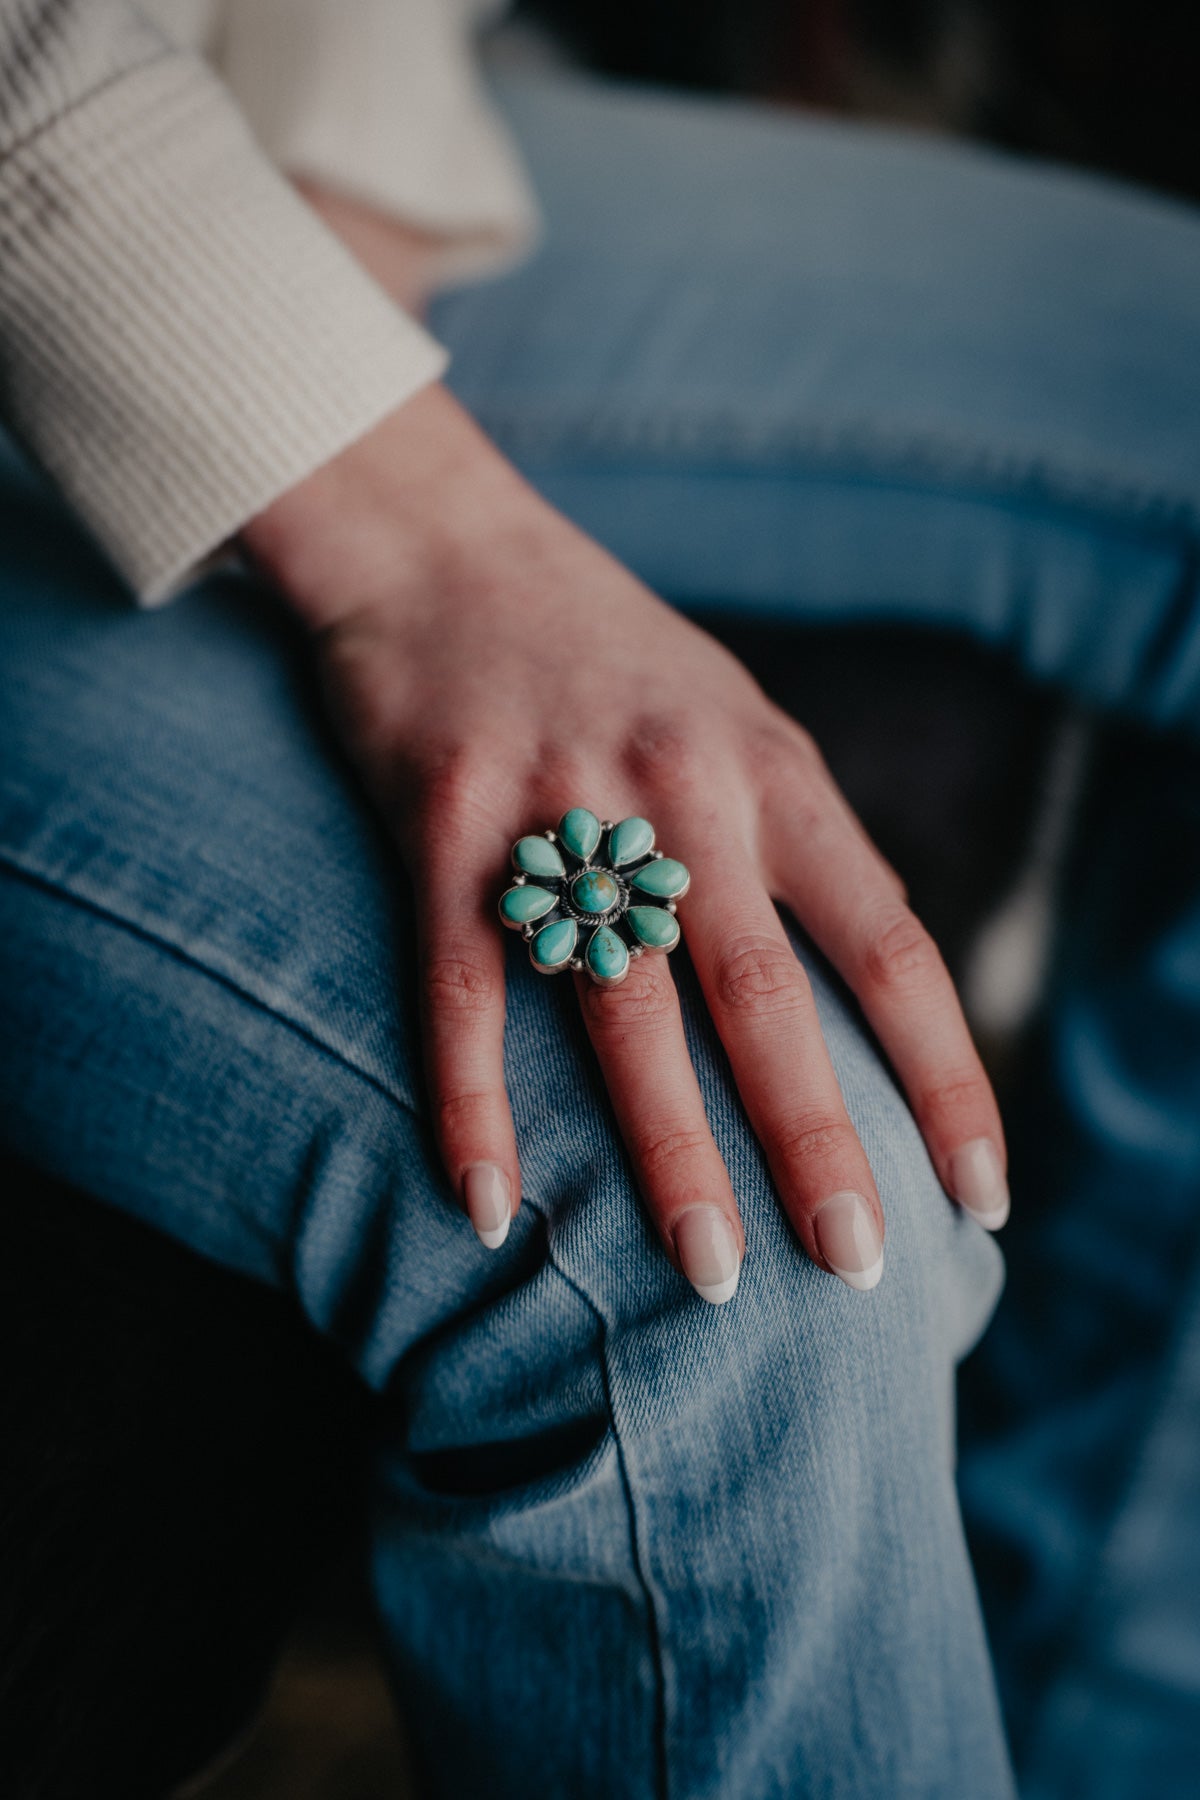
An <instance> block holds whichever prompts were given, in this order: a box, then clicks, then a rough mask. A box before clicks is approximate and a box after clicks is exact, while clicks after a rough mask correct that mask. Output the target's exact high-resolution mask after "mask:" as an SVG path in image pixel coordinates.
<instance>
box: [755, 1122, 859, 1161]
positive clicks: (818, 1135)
mask: <svg viewBox="0 0 1200 1800" xmlns="http://www.w3.org/2000/svg"><path fill="white" fill-rule="evenodd" d="M771 1136H772V1140H773V1142H774V1145H775V1148H776V1150H777V1151H778V1152H779V1153H780V1154H781V1155H782V1156H783V1157H784V1158H785V1160H786V1161H787V1162H789V1163H796V1164H800V1163H831V1162H836V1161H839V1160H841V1159H842V1158H844V1157H845V1156H846V1155H847V1154H848V1153H849V1152H850V1151H852V1149H853V1147H854V1145H855V1143H856V1142H857V1140H856V1138H855V1135H854V1127H853V1126H852V1125H851V1124H850V1122H849V1120H848V1119H844V1118H839V1117H838V1116H837V1115H836V1114H835V1113H830V1112H813V1111H806V1112H801V1113H797V1114H796V1115H795V1117H793V1118H789V1119H784V1120H783V1121H782V1122H781V1123H780V1124H779V1125H778V1126H777V1127H776V1128H775V1130H774V1131H773V1132H772V1134H771Z"/></svg>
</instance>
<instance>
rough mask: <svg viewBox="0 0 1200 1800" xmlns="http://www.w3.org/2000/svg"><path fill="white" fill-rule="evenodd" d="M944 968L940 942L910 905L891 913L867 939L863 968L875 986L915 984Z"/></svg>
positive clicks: (890, 986)
mask: <svg viewBox="0 0 1200 1800" xmlns="http://www.w3.org/2000/svg"><path fill="white" fill-rule="evenodd" d="M941 969H942V959H941V956H940V954H939V952H938V948H937V945H936V944H935V943H934V941H933V939H932V938H931V937H930V935H929V933H928V932H927V931H926V929H925V927H924V926H923V925H922V924H921V922H920V920H919V919H918V918H917V917H916V915H915V913H911V912H910V911H909V910H908V908H907V907H906V906H905V907H901V908H900V909H899V910H898V911H896V912H894V913H889V914H888V915H887V917H886V919H885V920H884V921H883V922H882V923H881V924H878V925H876V926H875V928H874V929H873V930H872V931H871V933H870V935H869V936H868V938H867V943H866V949H865V951H864V953H863V970H864V973H865V975H866V978H867V981H868V983H869V984H870V985H871V986H872V987H875V988H895V987H904V986H911V985H914V984H916V983H919V982H923V981H928V980H929V979H930V978H931V977H932V976H934V975H937V974H939V973H940V972H941Z"/></svg>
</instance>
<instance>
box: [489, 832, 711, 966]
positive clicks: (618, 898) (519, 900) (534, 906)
mask: <svg viewBox="0 0 1200 1800" xmlns="http://www.w3.org/2000/svg"><path fill="white" fill-rule="evenodd" d="M512 864H513V868H514V870H515V871H516V874H515V877H514V880H513V884H512V886H511V887H510V888H508V889H507V891H506V892H505V893H504V895H503V896H502V897H501V900H500V917H501V918H502V919H503V921H504V923H505V924H506V925H507V926H509V927H510V928H511V929H512V930H513V931H519V932H521V934H522V936H523V937H524V938H525V939H526V941H527V942H528V944H529V960H530V961H531V962H532V964H533V966H534V968H535V969H538V970H540V971H541V973H542V974H543V975H557V974H558V973H560V971H561V970H563V969H575V970H582V971H584V972H585V973H586V974H588V975H590V976H591V978H592V980H593V981H597V982H599V983H600V985H601V986H602V987H615V986H616V984H617V983H618V982H619V981H624V979H625V977H626V975H628V973H629V965H630V963H631V962H633V961H634V960H635V958H637V957H639V956H642V955H644V954H645V952H646V951H647V950H673V949H674V948H675V946H676V944H677V943H678V942H679V921H678V919H677V918H676V917H675V903H676V901H678V900H681V899H682V898H683V896H684V895H685V894H686V893H687V891H688V886H689V884H690V882H691V876H690V875H689V874H688V872H687V870H686V869H685V868H684V866H683V864H682V863H681V862H676V861H675V859H674V857H671V856H664V855H663V853H662V851H661V850H656V849H655V848H654V827H653V825H651V823H650V821H649V819H638V818H632V819H622V820H621V821H620V822H619V824H616V825H614V824H613V822H612V820H611V819H599V818H597V816H596V814H595V813H594V812H589V811H588V809H587V807H586V806H572V807H571V808H570V810H569V811H567V812H565V813H564V814H563V816H562V818H561V819H560V820H559V822H558V830H557V831H547V832H543V834H542V835H541V836H540V837H536V836H534V837H523V838H518V839H517V841H516V843H515V844H514V845H513V849H512Z"/></svg>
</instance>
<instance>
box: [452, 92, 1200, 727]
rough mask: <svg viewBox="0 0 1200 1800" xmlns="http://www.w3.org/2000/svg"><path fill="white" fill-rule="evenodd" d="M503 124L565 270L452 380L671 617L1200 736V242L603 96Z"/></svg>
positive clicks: (807, 136)
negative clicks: (941, 663)
mask: <svg viewBox="0 0 1200 1800" xmlns="http://www.w3.org/2000/svg"><path fill="white" fill-rule="evenodd" d="M500 93H501V99H502V102H503V104H504V105H505V106H506V107H507V109H508V112H509V116H510V118H511V120H512V123H513V125H514V128H515V130H516V132H517V134H518V136H519V138H520V140H521V144H522V147H523V149H524V152H525V154H526V156H527V158H528V160H529V162H530V165H531V168H532V172H533V175H534V179H535V182H536V184H537V187H538V190H539V193H540V195H541V198H542V202H543V206H544V210H545V215H546V234H545V242H544V244H543V247H542V249H541V251H540V253H539V254H538V256H537V257H536V258H535V259H534V260H533V261H531V262H530V263H529V264H527V265H526V266H525V267H523V268H522V269H520V270H518V271H517V272H516V273H514V274H512V275H510V276H509V277H507V278H505V279H504V280H501V281H496V282H491V283H488V284H487V285H485V286H482V287H478V288H474V289H468V290H464V291H462V292H461V293H458V294H455V295H451V296H447V297H445V298H444V299H443V300H441V301H440V302H439V303H438V306H437V308H436V309H435V315H434V325H435V328H436V330H437V331H438V333H439V335H440V336H441V337H442V338H443V340H444V341H445V342H446V343H447V344H448V345H449V347H450V349H451V351H452V353H453V362H452V365H451V372H450V380H451V382H452V384H453V385H454V386H455V387H456V388H457V390H458V391H459V393H460V394H461V395H462V396H463V398H464V399H465V400H466V402H467V404H468V405H469V406H470V407H471V408H472V410H473V411H475V412H476V414H477V415H478V416H479V417H480V418H481V420H482V421H483V423H484V424H485V426H486V427H487V428H488V429H489V430H490V431H491V432H493V434H494V435H495V436H496V437H497V438H498V440H499V441H500V443H501V444H502V445H503V446H504V448H505V449H506V450H508V451H509V452H510V453H511V454H512V455H513V456H514V457H515V458H516V460H517V461H518V462H519V463H521V465H522V466H523V467H524V468H525V469H526V471H527V472H528V473H529V474H530V476H531V477H532V478H533V480H534V481H535V482H536V483H537V484H538V485H539V486H540V487H541V488H542V489H543V490H544V491H545V492H546V493H547V494H548V495H549V496H550V497H551V498H552V499H553V500H554V501H555V502H557V503H558V504H559V505H560V506H562V507H563V508H564V510H566V511H567V512H568V513H570V514H572V515H573V516H574V517H575V518H576V519H578V520H579V522H580V523H582V524H583V525H584V526H585V527H586V528H587V529H589V530H590V531H592V532H593V533H594V534H595V535H596V536H597V537H598V538H600V540H601V541H602V542H603V543H605V544H606V545H607V546H608V547H609V548H610V549H612V550H613V551H614V552H615V553H616V554H617V555H618V556H620V557H621V558H622V559H624V560H625V561H626V562H627V563H628V564H629V565H630V566H631V567H633V568H634V569H636V570H637V571H638V573H640V574H641V575H642V576H643V577H644V578H645V579H646V580H648V581H649V582H650V583H651V585H653V586H655V587H657V588H658V589H659V590H660V591H661V592H663V593H665V594H666V595H667V596H668V597H670V598H672V599H674V600H676V601H679V602H681V603H684V604H687V605H688V606H690V607H698V608H703V607H705V606H717V607H722V608H729V607H734V606H736V607H740V608H742V609H745V610H750V611H755V612H759V613H762V614H765V615H783V616H784V617H791V618H804V619H812V618H814V617H822V616H825V617H835V618H838V619H847V618H855V617H863V618H866V617H889V618H904V619H911V620H914V621H924V622H928V623H930V624H938V625H943V626H952V627H955V628H958V629H961V630H964V631H969V632H971V633H973V634H974V635H976V636H977V637H980V638H982V639H984V640H985V641H987V642H989V643H994V644H998V645H1003V646H1005V647H1006V648H1007V649H1009V650H1010V651H1011V652H1012V653H1013V654H1014V655H1015V656H1016V657H1017V658H1019V659H1020V661H1021V663H1022V664H1023V666H1024V667H1025V668H1026V669H1027V670H1028V671H1029V672H1030V673H1032V674H1034V675H1036V676H1038V677H1039V678H1047V679H1052V680H1055V681H1060V682H1062V683H1064V684H1066V685H1067V686H1068V687H1070V688H1071V689H1072V690H1073V691H1074V692H1075V693H1077V694H1078V695H1080V696H1081V697H1084V698H1086V699H1087V700H1089V701H1091V702H1094V703H1098V704H1100V705H1102V706H1106V707H1112V708H1117V709H1125V710H1128V711H1129V712H1131V713H1136V714H1138V715H1139V716H1141V717H1143V718H1146V719H1149V720H1152V721H1154V722H1156V723H1174V724H1179V725H1181V726H1184V727H1185V728H1187V729H1189V730H1193V731H1194V730H1195V729H1196V728H1197V726H1198V725H1200V592H1198V590H1197V585H1196V581H1195V566H1196V560H1195V557H1196V544H1197V532H1198V529H1200V310H1198V309H1197V307H1196V304H1195V295H1196V293H1197V291H1198V290H1200V218H1198V216H1197V214H1196V213H1195V211H1194V210H1193V209H1189V208H1187V207H1185V206H1182V205H1179V204H1176V203H1173V202H1169V201H1166V200H1163V199H1160V198H1156V197H1154V196H1152V195H1149V194H1145V193H1138V192H1137V191H1136V190H1132V189H1126V188H1122V187H1120V186H1118V185H1117V184H1115V183H1111V182H1105V181H1101V180H1098V179H1095V178H1092V177H1087V176H1082V175H1078V174H1073V173H1069V172H1066V171H1062V170H1056V169H1053V168H1050V167H1048V166H1043V167H1038V166H1035V165H1031V164H1030V163H1029V162H1028V161H1019V160H1017V159H1015V158H1007V157H1002V156H1000V155H998V154H994V153H991V152H987V151H983V150H979V149H974V148H969V147H966V146H962V145H957V146H956V145H953V144H951V143H948V142H946V141H945V140H944V139H940V140H935V139H931V138H925V137H921V136H919V135H917V134H913V133H903V134H901V133H895V132H887V131H883V130H879V129H871V128H865V127H862V126H846V125H844V124H839V123H835V122H832V121H828V120H817V119H811V118H806V117H804V116H803V115H798V114H795V113H783V112H779V111H774V110H771V109H767V108H753V107H750V106H747V105H743V104H730V103H725V102H714V101H696V100H682V99H680V98H678V97H670V96H665V95H662V94H656V93H654V92H653V91H650V90H643V91H639V90H637V89H630V88H620V87H614V86H612V85H601V84H599V83H595V82H586V81H580V80H567V79H563V78H559V79H555V80H546V79H541V80H529V79H526V80H522V81H519V82H518V81H509V82H507V83H506V84H505V85H503V86H502V88H501V90H500Z"/></svg>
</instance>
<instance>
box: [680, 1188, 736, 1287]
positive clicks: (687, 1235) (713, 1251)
mask: <svg viewBox="0 0 1200 1800" xmlns="http://www.w3.org/2000/svg"><path fill="white" fill-rule="evenodd" d="M675 1248H676V1250H677V1251H678V1253H679V1260H680V1262H681V1263H682V1264H683V1272H684V1274H685V1275H686V1276H687V1278H688V1280H689V1281H690V1282H691V1284H692V1286H693V1287H694V1288H695V1290H696V1292H697V1293H698V1294H699V1296H700V1298H701V1299H702V1300H707V1301H708V1303H709V1305H710V1306H723V1305H724V1304H725V1302H726V1301H727V1300H732V1299H733V1296H734V1291H735V1289H736V1288H737V1284H738V1275H739V1274H740V1273H741V1266H742V1259H741V1257H740V1255H739V1254H738V1243H737V1238H736V1236H735V1234H734V1229H733V1226H732V1225H731V1224H730V1223H729V1220H728V1219H727V1218H726V1217H725V1214H724V1213H723V1212H722V1211H721V1208H720V1207H719V1206H691V1207H689V1208H688V1210H687V1212H685V1213H684V1214H683V1215H682V1217H681V1218H680V1219H679V1220H678V1222H677V1224H676V1226H675Z"/></svg>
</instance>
